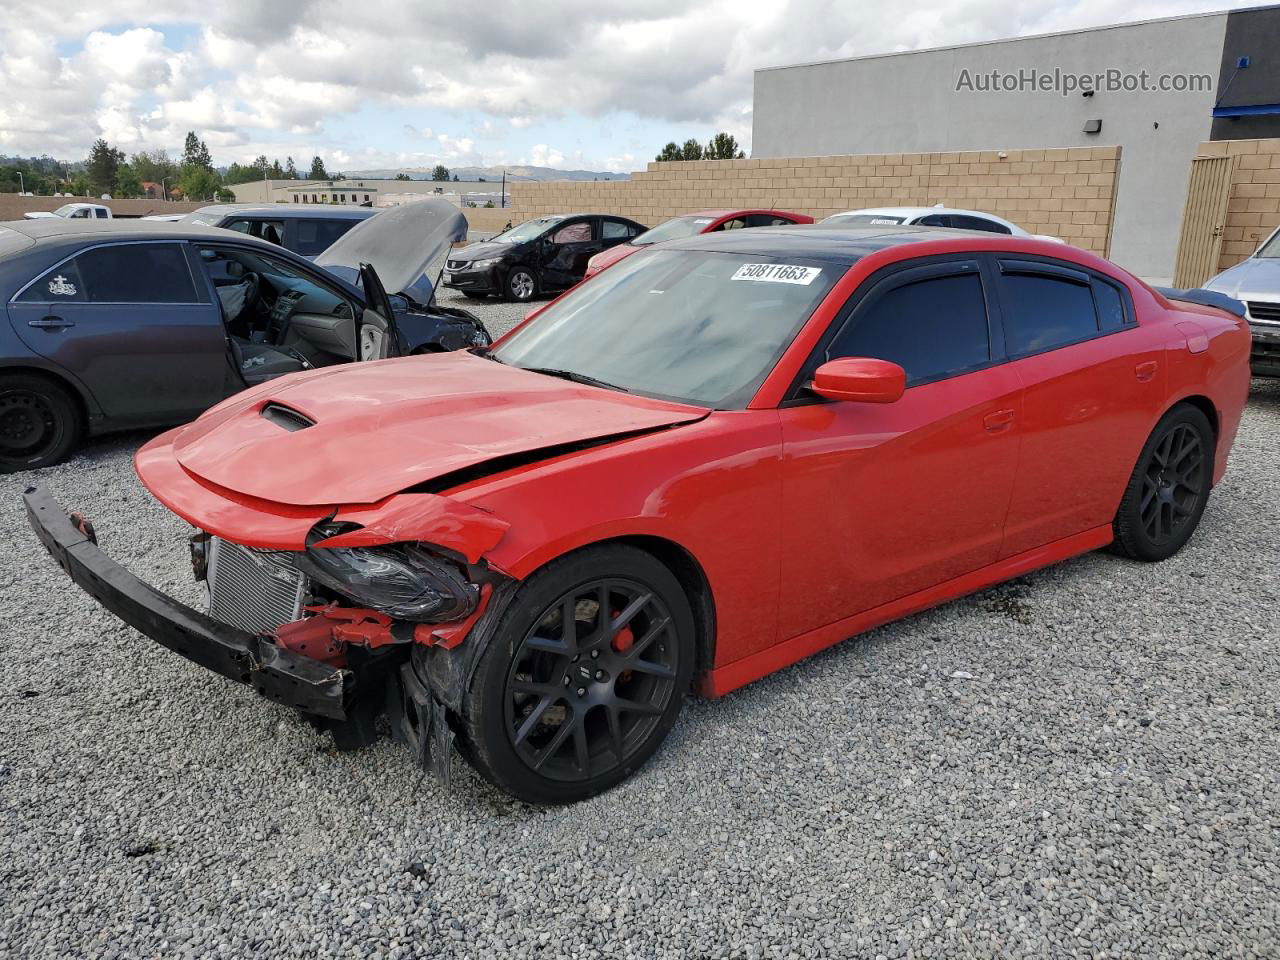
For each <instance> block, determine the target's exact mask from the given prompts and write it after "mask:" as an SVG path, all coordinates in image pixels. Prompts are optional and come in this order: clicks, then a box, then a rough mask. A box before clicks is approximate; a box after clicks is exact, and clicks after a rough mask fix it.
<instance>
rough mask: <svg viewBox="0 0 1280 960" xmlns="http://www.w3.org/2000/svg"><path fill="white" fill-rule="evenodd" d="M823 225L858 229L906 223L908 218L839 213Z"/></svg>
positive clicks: (883, 214) (876, 214)
mask: <svg viewBox="0 0 1280 960" xmlns="http://www.w3.org/2000/svg"><path fill="white" fill-rule="evenodd" d="M822 222H823V223H838V224H839V225H840V226H842V227H856V226H859V225H865V224H879V225H881V226H884V225H886V224H890V223H906V222H907V218H906V217H895V216H890V215H889V214H885V213H837V214H835V215H834V216H830V217H827V219H825V220H823V221H822Z"/></svg>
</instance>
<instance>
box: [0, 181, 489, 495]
mask: <svg viewBox="0 0 1280 960" xmlns="http://www.w3.org/2000/svg"><path fill="white" fill-rule="evenodd" d="M466 229H467V226H466V220H465V218H463V216H462V215H461V213H459V212H458V210H457V209H456V208H455V207H453V206H452V205H450V204H448V203H447V202H445V201H435V200H429V201H423V202H422V203H416V204H409V205H406V206H403V207H395V208H391V209H389V210H386V211H383V212H382V213H381V214H379V215H378V216H377V217H374V218H371V219H369V220H366V221H364V222H363V223H361V224H360V225H359V226H358V227H356V228H355V229H353V230H351V231H350V232H348V233H347V234H346V235H345V236H343V237H342V239H340V240H339V241H338V242H337V243H336V244H334V245H333V246H331V247H330V248H329V249H327V250H325V251H324V252H323V253H322V254H321V255H320V256H319V257H318V258H317V259H316V262H315V263H314V264H313V263H311V262H309V261H307V260H306V259H304V258H302V257H299V256H297V255H295V254H293V253H290V252H289V251H287V250H284V249H283V248H281V247H278V246H275V245H273V244H271V243H268V242H266V241H263V240H259V239H255V238H253V237H249V236H238V235H236V234H234V233H230V232H228V231H225V230H220V229H214V228H210V227H205V226H198V225H188V224H183V223H162V222H156V221H150V222H146V221H140V220H134V221H128V220H104V221H69V220H63V219H54V218H48V219H44V220H31V221H15V222H12V223H7V224H3V225H0V303H3V304H4V305H5V313H6V314H7V320H6V318H4V317H0V472H11V471H14V470H26V469H31V468H34V467H41V466H46V465H48V464H51V463H56V462H57V461H58V460H60V459H61V458H63V457H64V456H66V455H67V454H68V453H69V452H70V451H71V450H72V449H74V447H75V446H76V444H77V443H78V442H79V440H80V438H81V437H83V436H84V435H85V434H97V433H105V432H107V431H111V430H121V429H128V428H133V427H147V426H158V425H162V424H170V423H180V422H183V421H186V420H189V419H191V418H192V417H194V416H195V415H196V414H198V413H200V412H201V411H203V410H205V409H206V408H207V407H209V406H211V405H213V404H214V403H217V402H218V401H220V400H222V399H223V398H224V397H227V396H229V395H231V394H233V393H236V392H237V391H240V390H243V389H244V388H245V387H247V386H253V385H256V384H259V383H262V382H265V381H267V380H270V379H273V378H275V377H278V376H282V375H284V374H287V373H295V372H298V371H302V370H310V369H314V368H318V367H327V366H332V365H334V364H340V363H347V362H349V361H352V360H373V359H381V358H383V357H389V356H396V355H403V354H412V353H424V352H435V351H442V350H455V349H459V348H462V347H469V346H477V345H483V344H487V343H488V342H489V335H488V333H487V332H486V331H485V328H484V326H483V324H481V323H480V321H479V320H477V319H476V318H475V317H474V316H472V315H471V314H470V313H467V312H466V311H465V310H456V309H452V308H448V307H442V306H439V305H438V304H436V303H435V297H434V284H433V282H432V278H433V277H434V276H435V273H434V270H437V269H439V266H440V264H441V263H442V262H443V259H444V256H445V252H446V251H447V250H448V248H449V246H450V245H451V244H452V243H454V242H456V241H457V240H459V239H461V238H462V237H465V236H466ZM322 268H323V269H322ZM264 415H265V414H264ZM303 425H305V423H304V424H303Z"/></svg>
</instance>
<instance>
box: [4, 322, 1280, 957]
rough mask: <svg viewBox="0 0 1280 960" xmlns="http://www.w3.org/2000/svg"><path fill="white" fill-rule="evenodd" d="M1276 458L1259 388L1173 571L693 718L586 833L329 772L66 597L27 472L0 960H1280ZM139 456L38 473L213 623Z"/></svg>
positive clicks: (8, 680) (7, 659)
mask: <svg viewBox="0 0 1280 960" xmlns="http://www.w3.org/2000/svg"><path fill="white" fill-rule="evenodd" d="M473 306H474V305H473ZM480 311H481V312H483V313H485V314H486V315H487V316H489V317H491V318H492V319H493V321H494V326H495V330H494V332H495V333H498V332H501V329H502V328H503V326H502V325H503V324H509V323H510V322H513V321H514V320H515V319H517V318H518V317H519V316H521V315H522V314H523V313H524V308H512V307H508V306H505V305H482V306H481V307H480ZM1277 435H1280V381H1273V382H1269V383H1264V382H1261V381H1258V382H1255V384H1254V390H1253V393H1252V396H1251V400H1250V404H1249V408H1248V411H1247V413H1246V416H1245V421H1244V425H1243V427H1242V430H1241V434H1240V438H1239V440H1238V441H1237V444H1236V451H1235V456H1234V458H1233V460H1232V463H1231V468H1230V471H1229V473H1228V477H1227V482H1226V483H1225V485H1224V486H1223V487H1221V488H1220V489H1219V490H1218V492H1217V493H1216V494H1215V496H1214V497H1213V499H1212V501H1211V502H1210V505H1209V509H1208V511H1207V513H1206V514H1205V518H1204V523H1203V525H1202V527H1201V530H1200V532H1199V533H1198V534H1197V536H1196V537H1195V539H1194V540H1193V541H1192V543H1191V544H1190V546H1189V547H1188V548H1187V549H1186V550H1185V551H1183V553H1182V554H1181V555H1179V556H1178V557H1176V558H1175V559H1173V560H1171V561H1169V562H1167V563H1165V564H1162V565H1159V566H1144V565H1140V564H1133V563H1128V562H1123V561H1121V560H1118V559H1116V558H1114V557H1111V556H1109V555H1105V554H1095V555H1092V556H1088V557H1085V558H1082V559H1079V560H1076V561H1073V562H1070V563H1066V564H1063V565H1060V566H1058V567H1055V568H1053V569H1051V570H1047V571H1043V572H1040V573H1037V574H1035V575H1033V576H1029V577H1026V578H1024V579H1022V580H1020V581H1018V582H1016V583H1014V584H1009V585H1005V586H1003V587H1000V588H997V589H994V590H989V591H987V592H985V593H982V594H979V595H977V596H974V597H971V598H968V599H965V600H962V601H959V602H956V603H952V604H949V605H947V606H945V607H943V608H941V609H938V610H934V611H931V612H929V613H925V614H922V615H919V616H916V617H913V618H911V619H909V620H906V621H904V622H901V623H898V624H895V625H892V626H889V627H885V628H882V629H880V630H876V631H874V632H873V633H871V634H868V635H866V636H865V637H863V638H861V639H860V640H857V641H854V642H848V643H845V644H843V645H841V646H839V647H837V648H835V649H833V650H830V651H827V652H825V653H823V654H820V655H818V656H816V657H813V658H811V659H810V660H808V661H806V662H804V663H802V664H799V665H797V666H795V667H792V668H790V669H788V670H785V671H783V672H782V673H780V674H778V675H775V676H773V677H770V678H768V679H766V680H763V681H761V682H758V683H756V684H753V685H752V686H750V687H749V688H747V689H745V690H742V691H739V692H738V693H735V694H733V695H731V696H729V697H727V698H725V699H723V700H720V701H714V702H709V701H698V700H695V701H692V702H690V703H689V705H688V707H687V709H686V711H685V713H684V714H683V716H682V718H681V720H680V722H679V724H678V725H677V727H676V729H675V731H674V733H673V734H672V736H671V738H670V740H669V741H668V743H667V745H666V747H665V748H664V749H663V750H662V751H661V752H660V753H659V755H658V757H657V758H656V759H655V761H654V762H652V763H651V764H650V765H649V766H648V767H647V768H646V769H645V770H643V771H642V772H641V773H640V774H639V775H638V776H636V777H635V778H634V779H632V780H631V781H629V782H628V783H626V784H624V785H622V786H620V787H618V788H617V789H615V790H613V791H612V792H610V793H608V794H606V795H604V796H601V797H598V798H596V799H594V800H592V801H590V802H587V803H583V804H580V805H578V806H574V807H570V808H565V809H535V808H531V807H527V806H524V805H521V804H519V803H517V802H514V801H512V800H510V799H508V798H506V797H505V796H503V795H501V794H499V793H497V792H496V791H494V790H492V789H490V788H489V787H488V786H487V785H485V784H483V783H482V782H480V781H479V779H478V778H477V777H476V776H475V775H474V774H472V773H471V772H470V770H469V769H467V768H466V767H465V766H463V765H461V764H459V766H458V767H457V768H456V769H457V770H458V774H459V775H458V776H457V777H456V778H455V784H454V787H453V788H452V789H451V790H449V791H445V790H443V789H442V788H440V787H439V786H438V785H437V784H436V783H435V782H434V781H433V780H432V779H431V778H429V777H425V778H424V777H423V776H422V775H420V774H419V772H418V771H417V770H415V769H414V767H413V766H412V764H411V762H410V760H409V757H408V755H407V753H406V752H405V751H403V750H402V749H400V748H397V747H395V746H393V745H392V744H390V743H382V744H379V745H377V746H375V747H373V748H370V749H368V750H365V751H362V752H358V753H355V754H342V755H339V754H336V753H335V752H334V751H333V749H332V748H331V746H330V744H329V742H328V741H327V739H326V738H324V737H321V736H319V735H317V734H315V733H314V732H313V731H312V730H311V729H310V727H308V726H307V725H306V724H305V723H303V722H302V721H300V720H299V719H298V717H297V716H296V715H294V714H293V713H291V712H289V711H287V710H284V709H281V708H278V707H275V706H273V705H271V704H269V703H267V702H266V701H264V700H262V699H259V698H258V697H256V696H255V695H253V694H252V693H250V692H249V691H247V690H245V689H243V688H240V687H237V686H234V685H232V684H230V683H228V682H226V681H224V680H222V679H220V678H218V677H216V676H214V675H212V674H210V673H207V672H206V671H204V670H201V669H200V668H199V667H196V666H194V665H192V664H189V663H187V662H186V661H184V660H182V659H180V658H179V657H177V656H175V655H173V654H170V653H168V652H166V651H164V650H163V649H160V648H159V647H156V646H154V645H153V644H151V643H150V642H149V641H146V640H144V639H143V638H141V637H140V636H139V635H137V634H136V633H134V632H133V631H132V630H130V629H128V628H127V627H125V626H124V625H122V624H121V623H119V622H118V621H116V620H114V619H112V618H111V617H110V616H108V615H106V614H105V613H104V612H102V611H101V610H100V609H99V608H98V607H97V606H96V605H95V604H94V603H93V602H92V601H91V600H89V599H88V598H87V597H86V596H84V595H83V594H82V593H81V592H80V591H79V590H77V589H75V588H73V587H71V586H70V585H69V583H68V581H66V580H65V579H64V577H63V576H62V574H61V573H60V572H59V571H58V570H57V569H56V568H55V567H54V566H53V565H52V564H51V563H50V562H49V560H48V559H47V557H46V556H45V555H44V554H43V553H42V551H41V550H40V549H39V547H38V545H37V543H36V541H35V539H34V537H33V536H32V535H31V534H30V533H29V532H28V531H27V529H26V523H25V520H24V518H23V515H22V511H21V507H20V500H19V497H18V493H19V491H20V490H21V488H22V487H23V486H25V485H26V484H27V483H29V482H31V481H33V480H35V479H37V478H36V477H34V476H19V477H8V478H5V481H4V496H3V497H0V520H3V522H4V525H5V528H6V529H9V530H11V531H12V533H11V534H10V536H9V537H8V538H7V539H6V541H5V544H4V547H3V550H2V551H0V602H2V603H3V607H2V608H0V609H3V615H2V616H0V621H2V622H0V657H2V658H3V663H4V667H3V673H2V675H0V729H3V730H4V731H5V732H6V734H7V735H6V736H5V737H4V738H3V740H2V741H0V956H3V957H22V958H36V957H59V958H61V957H82V956H84V957H88V956H92V957H129V958H134V957H193V958H196V957H198V958H205V957H214V956H217V957H250V956H253V957H267V956H271V957H276V956H280V957H290V956H296V957H328V956H334V957H336V956H343V957H351V956H362V957H364V956H367V957H386V958H392V957H495V956H502V957H507V956H510V957H540V958H542V957H580V958H589V957H606V956H607V957H637V958H641V957H643V958H658V957H752V958H755V957H762V958H763V957H805V958H808V957H825V956H829V957H858V958H862V957H865V958H876V957H886V958H890V957H947V958H951V957H968V956H976V957H993V956H1001V957H1016V956H1026V957H1046V956H1061V957H1157V956H1169V957H1173V956H1178V957H1206V958H1207V957H1214V958H1218V957H1263V956H1277V950H1278V948H1277V944H1280V929H1277V927H1278V925H1280V924H1278V918H1277V903H1278V902H1280V896H1278V894H1280V850H1277V846H1278V837H1280V833H1278V827H1280V817H1278V813H1280V811H1278V810H1277V804H1278V801H1277V790H1276V788H1277V782H1276V781H1277V771H1278V770H1280V721H1278V718H1277V711H1276V707H1275V692H1276V689H1277V679H1278V675H1280V670H1278V668H1280V651H1277V648H1276V647H1275V646H1274V645H1273V643H1272V640H1273V639H1274V634H1275V626H1276V620H1277V618H1276V615H1275V611H1276V604H1277V599H1278V597H1277V594H1278V593H1280V580H1278V577H1277V571H1278V570H1280V479H1278V478H1280V445H1278V444H1277V442H1276V437H1277ZM143 439H145V437H144V436H142V435H137V434H134V435H128V436H123V437H115V438H109V439H106V440H100V441H97V442H94V443H91V444H90V445H89V446H88V447H87V448H86V449H85V450H84V451H83V452H82V453H80V454H79V455H78V456H76V457H75V458H74V459H73V460H72V461H71V462H69V463H67V464H64V465H62V466H59V467H56V468H52V469H49V470H46V471H44V472H43V473H41V474H40V476H39V477H38V479H39V480H40V481H42V482H45V483H48V484H49V485H50V486H51V487H52V489H53V491H54V493H55V494H56V495H57V496H58V497H60V498H61V499H62V501H63V502H64V503H66V504H68V505H75V506H76V507H78V508H82V509H84V510H85V511H86V512H87V513H88V514H89V515H90V516H92V517H93V518H94V519H95V521H96V522H97V525H98V530H99V533H100V536H101V539H102V542H103V544H104V545H105V546H106V547H107V548H108V549H109V550H110V552H112V553H113V554H114V555H115V556H116V557H117V558H119V559H120V560H122V561H123V562H125V563H126V564H127V565H128V566H129V567H130V568H131V569H132V570H134V571H135V572H136V573H138V574H139V575H140V576H142V577H143V578H145V579H146V580H148V581H150V582H152V583H153V584H155V585H156V586H157V587H159V588H160V589H162V590H166V591H169V592H172V593H174V594H176V595H179V596H181V597H183V598H185V599H187V600H188V601H189V602H193V603H194V602H196V601H197V596H198V594H197V590H196V588H195V586H194V584H193V583H191V582H190V578H189V573H188V570H187V563H186V560H185V556H184V554H185V548H184V544H183V539H184V536H185V533H186V531H185V528H184V525H183V524H182V523H181V522H179V521H177V520H176V519H175V518H174V517H172V516H171V515H170V514H168V513H167V512H166V511H165V510H164V509H162V508H161V507H160V506H158V505H157V504H156V503H155V502H154V501H152V500H151V499H150V498H149V496H148V495H147V494H146V493H145V492H144V491H143V490H142V488H141V487H140V486H139V484H138V483H137V482H136V480H135V479H134V476H133V472H132V469H131V467H130V455H131V453H132V451H133V450H134V448H135V447H136V446H137V444H138V443H140V442H141V441H142V440H143Z"/></svg>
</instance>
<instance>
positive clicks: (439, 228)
mask: <svg viewBox="0 0 1280 960" xmlns="http://www.w3.org/2000/svg"><path fill="white" fill-rule="evenodd" d="M466 238H467V218H466V217H464V216H463V215H462V212H461V211H460V210H459V209H458V208H457V207H455V206H454V205H453V204H451V203H450V202H449V201H448V200H443V199H441V198H439V197H431V198H428V199H426V200H418V201H415V202H414V203H406V204H402V205H401V206H398V207H388V208H387V209H386V210H383V211H381V212H380V213H377V214H375V215H374V216H372V217H370V218H369V219H368V220H362V221H360V222H359V223H358V224H356V225H355V226H354V227H352V228H351V229H350V230H348V231H347V232H346V233H344V234H343V235H342V236H341V237H339V238H338V239H337V241H336V242H335V243H334V244H333V245H332V246H331V247H329V248H328V249H327V250H325V251H324V252H323V253H322V254H320V256H318V257H316V259H315V263H316V265H317V266H320V267H329V268H332V267H338V268H340V269H338V270H335V271H334V273H336V274H337V275H338V276H341V277H343V279H348V280H350V279H351V276H350V275H349V274H347V273H345V272H344V270H353V271H356V272H358V271H359V269H360V264H362V263H368V264H371V265H372V266H373V269H374V270H376V271H378V279H380V280H381V281H382V286H383V287H385V288H386V291H387V292H388V293H403V294H406V295H407V296H410V297H413V299H415V300H417V301H418V302H419V303H430V302H431V293H432V288H433V278H434V277H435V276H436V274H437V273H438V272H439V267H440V265H441V264H440V261H443V259H444V257H445V254H447V253H448V251H449V248H450V246H452V245H453V244H455V243H458V242H460V241H462V240H465V239H466Z"/></svg>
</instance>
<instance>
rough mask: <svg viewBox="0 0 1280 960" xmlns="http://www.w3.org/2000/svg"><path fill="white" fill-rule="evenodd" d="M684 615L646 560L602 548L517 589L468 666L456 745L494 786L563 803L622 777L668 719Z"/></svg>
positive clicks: (689, 646) (689, 659) (683, 601)
mask: <svg viewBox="0 0 1280 960" xmlns="http://www.w3.org/2000/svg"><path fill="white" fill-rule="evenodd" d="M693 634H694V626H693V614H692V612H691V610H690V608H689V602H688V599H687V598H686V597H685V594H684V591H683V589H681V587H680V584H679V582H678V581H677V580H676V578H675V577H674V576H673V575H672V573H671V571H670V570H668V569H667V568H666V567H665V566H664V565H663V564H662V563H660V562H659V561H658V560H656V559H655V558H654V557H652V556H651V555H649V554H647V553H645V552H643V551H641V550H637V549H635V548H633V547H626V546H603V547H595V548H590V549H587V550H583V551H581V552H580V553H577V554H574V555H573V556H570V557H567V558H565V559H563V560H560V561H556V562H555V563H552V564H550V565H548V566H547V567H545V568H543V569H542V570H541V571H539V572H538V573H536V574H534V575H533V576H532V577H530V578H529V580H528V581H527V582H526V583H525V584H524V586H523V587H521V589H520V591H519V592H518V593H517V594H516V596H515V598H514V599H513V600H512V603H511V606H510V607H509V608H508V609H507V611H506V613H505V614H504V615H503V618H502V622H501V624H500V625H499V627H498V630H497V632H496V633H495V635H494V637H493V639H492V641H491V642H490V644H489V647H488V649H487V650H486V651H485V652H484V654H483V656H482V657H481V659H480V663H479V665H478V666H477V669H476V674H475V677H474V678H473V680H472V684H471V687H470V689H469V691H468V696H467V703H466V707H465V711H464V712H465V716H464V718H463V723H462V727H463V734H464V740H465V743H464V748H465V751H466V753H467V755H468V757H469V759H470V760H471V761H472V763H473V764H474V765H475V766H476V768H477V769H478V770H479V771H480V772H481V773H482V774H483V775H484V776H485V777H486V778H487V779H488V780H489V781H490V782H492V783H493V784H494V785H495V786H497V787H499V788H501V789H503V790H505V791H507V792H508V793H510V794H512V795H514V796H516V797H518V798H520V799H521V800H526V801H528V802H531V803H569V802H572V801H576V800H582V799H584V798H586V797H590V796H592V795H594V794H596V793H599V792H600V791H602V790H606V789H608V788H609V787H611V786H613V785H615V784H617V783H618V782H620V781H622V780H624V779H626V778H627V777H628V776H630V775H631V774H632V773H633V772H634V771H635V770H636V769H638V768H639V767H640V766H641V765H642V764H643V763H644V762H645V761H646V760H647V759H648V758H649V757H650V756H651V755H652V754H653V753H654V751H656V750H657V749H658V746H659V745H660V744H661V743H662V741H663V739H664V738H665V737H666V735H667V733H668V731H670V729H671V727H672V725H673V724H674V723H675V720H676V716H677V714H678V713H679V712H680V705H681V703H682V701H683V699H684V692H685V690H686V689H687V688H688V686H689V678H690V677H691V675H692V672H693V651H694V642H693Z"/></svg>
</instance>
